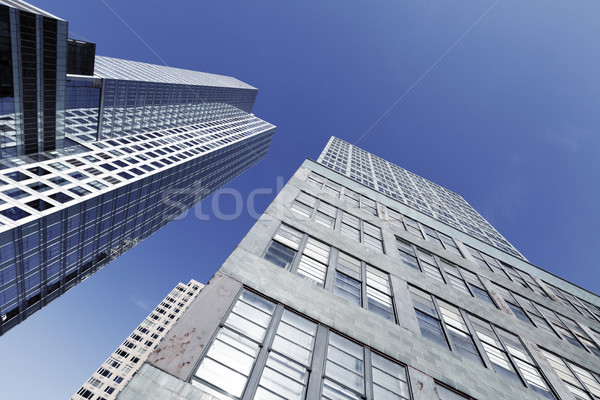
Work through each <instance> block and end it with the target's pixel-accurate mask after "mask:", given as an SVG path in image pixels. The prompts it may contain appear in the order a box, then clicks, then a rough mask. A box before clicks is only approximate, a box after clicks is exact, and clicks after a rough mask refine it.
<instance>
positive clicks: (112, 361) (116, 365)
mask: <svg viewBox="0 0 600 400" xmlns="http://www.w3.org/2000/svg"><path fill="white" fill-rule="evenodd" d="M106 364H108V365H109V366H111V367H113V368H119V367H120V366H121V363H120V362H119V361H117V360H116V359H114V358H113V357H108V360H106Z"/></svg>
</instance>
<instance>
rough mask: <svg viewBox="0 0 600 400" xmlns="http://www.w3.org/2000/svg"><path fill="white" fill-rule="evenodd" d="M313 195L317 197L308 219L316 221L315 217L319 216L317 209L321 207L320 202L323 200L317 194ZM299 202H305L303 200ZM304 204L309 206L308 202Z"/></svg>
mask: <svg viewBox="0 0 600 400" xmlns="http://www.w3.org/2000/svg"><path fill="white" fill-rule="evenodd" d="M300 193H302V192H300ZM312 197H313V198H314V199H315V205H314V206H313V207H312V211H311V212H310V215H309V216H308V219H309V220H311V221H314V220H315V218H316V217H317V209H318V208H319V204H321V200H319V199H318V198H316V197H315V196H312ZM294 201H298V199H296V200H294ZM299 203H301V204H304V203H302V202H301V201H300V202H299ZM304 205H305V206H307V207H308V204H304Z"/></svg>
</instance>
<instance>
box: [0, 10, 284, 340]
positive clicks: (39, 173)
mask: <svg viewBox="0 0 600 400" xmlns="http://www.w3.org/2000/svg"><path fill="white" fill-rule="evenodd" d="M0 25H1V30H0V54H1V57H0V58H1V60H2V64H1V65H0V68H1V69H2V75H1V80H2V82H1V87H2V97H1V104H0V105H1V107H0V334H3V333H5V332H6V331H7V330H9V329H11V328H12V327H14V326H15V325H17V324H18V323H20V322H21V321H23V320H24V319H25V318H27V317H28V316H30V315H31V314H32V313H34V312H35V311H37V310H39V309H40V308H41V307H43V306H44V305H46V304H48V302H50V301H52V300H53V299H55V298H56V297H58V296H60V295H61V294H62V293H64V292H65V291H67V290H68V289H70V288H71V287H73V286H74V285H76V284H77V283H78V282H81V281H82V280H83V279H86V278H87V277H88V276H89V275H91V274H92V273H94V272H95V271H97V270H98V269H99V268H101V267H103V266H104V265H106V264H107V263H108V262H109V261H110V260H112V259H114V258H115V257H117V256H119V255H120V254H122V253H123V252H124V251H126V250H128V249H130V248H131V247H132V246H134V245H135V244H137V243H139V242H140V241H141V240H143V239H145V238H146V237H148V236H150V235H151V234H152V233H154V232H156V231H157V230H158V229H159V228H161V227H162V226H164V225H165V224H166V223H167V222H169V221H170V220H172V219H173V218H174V217H176V216H177V215H179V214H180V213H181V212H182V211H184V210H186V209H187V208H189V207H191V206H193V205H194V204H196V203H198V202H199V201H200V200H202V199H203V198H205V197H206V196H208V195H209V194H211V193H212V192H214V190H216V189H217V188H219V187H221V186H223V185H224V184H226V183H227V182H229V181H230V180H232V179H233V178H235V177H236V176H238V175H239V174H241V173H242V172H243V171H245V170H246V169H248V168H249V167H251V166H252V165H254V164H255V163H257V162H258V161H260V160H261V159H262V158H264V157H265V155H266V152H267V150H268V147H269V144H270V142H271V138H272V136H273V133H274V130H275V127H274V126H273V125H271V124H269V123H267V122H264V121H262V120H260V119H258V118H256V117H255V116H254V115H253V114H252V107H253V105H254V100H255V98H256V94H257V89H256V88H254V87H252V86H250V85H247V84H245V83H243V82H241V81H239V80H237V79H234V78H231V77H227V76H221V75H215V74H208V73H202V72H195V71H189V70H183V69H178V68H172V67H166V66H158V65H151V64H146V63H141V62H134V61H127V60H119V59H114V58H108V57H96V56H95V45H94V44H93V43H87V42H81V41H75V40H71V39H67V22H66V21H63V20H60V19H58V18H56V17H54V16H52V15H50V14H48V13H46V12H44V11H42V10H39V9H37V8H35V7H33V6H31V5H29V4H27V3H24V2H21V1H16V0H15V1H13V0H11V1H8V0H6V1H0Z"/></svg>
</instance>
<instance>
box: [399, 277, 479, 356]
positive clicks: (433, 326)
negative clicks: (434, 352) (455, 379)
mask: <svg viewBox="0 0 600 400" xmlns="http://www.w3.org/2000/svg"><path fill="white" fill-rule="evenodd" d="M409 289H410V294H411V297H412V300H413V305H414V307H415V312H416V314H417V321H418V323H419V328H420V330H421V334H422V335H423V336H424V337H426V338H428V339H430V340H432V341H434V342H436V343H439V344H441V345H443V346H445V347H449V348H450V349H451V350H452V351H455V352H457V353H458V354H460V355H461V356H462V357H463V358H466V359H470V360H472V361H475V362H478V363H480V364H481V365H484V364H483V361H482V359H481V355H480V354H479V351H478V350H477V347H476V346H475V342H474V341H473V335H472V333H471V331H470V330H469V328H468V327H467V325H466V323H465V320H464V317H463V315H462V311H460V310H459V309H458V308H457V307H455V306H453V305H451V304H448V303H445V302H443V301H441V300H438V299H436V298H435V297H433V296H431V295H430V294H429V293H425V292H423V291H422V290H420V289H417V288H415V287H413V286H410V287H409ZM440 316H441V318H440Z"/></svg>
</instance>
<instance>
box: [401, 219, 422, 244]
mask: <svg viewBox="0 0 600 400" xmlns="http://www.w3.org/2000/svg"><path fill="white" fill-rule="evenodd" d="M403 218H404V223H405V225H406V230H407V231H408V232H410V233H412V234H413V235H415V236H417V237H419V238H420V239H423V233H422V232H421V229H420V228H419V223H418V222H417V221H415V220H414V219H412V218H409V217H407V216H405V215H403Z"/></svg>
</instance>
